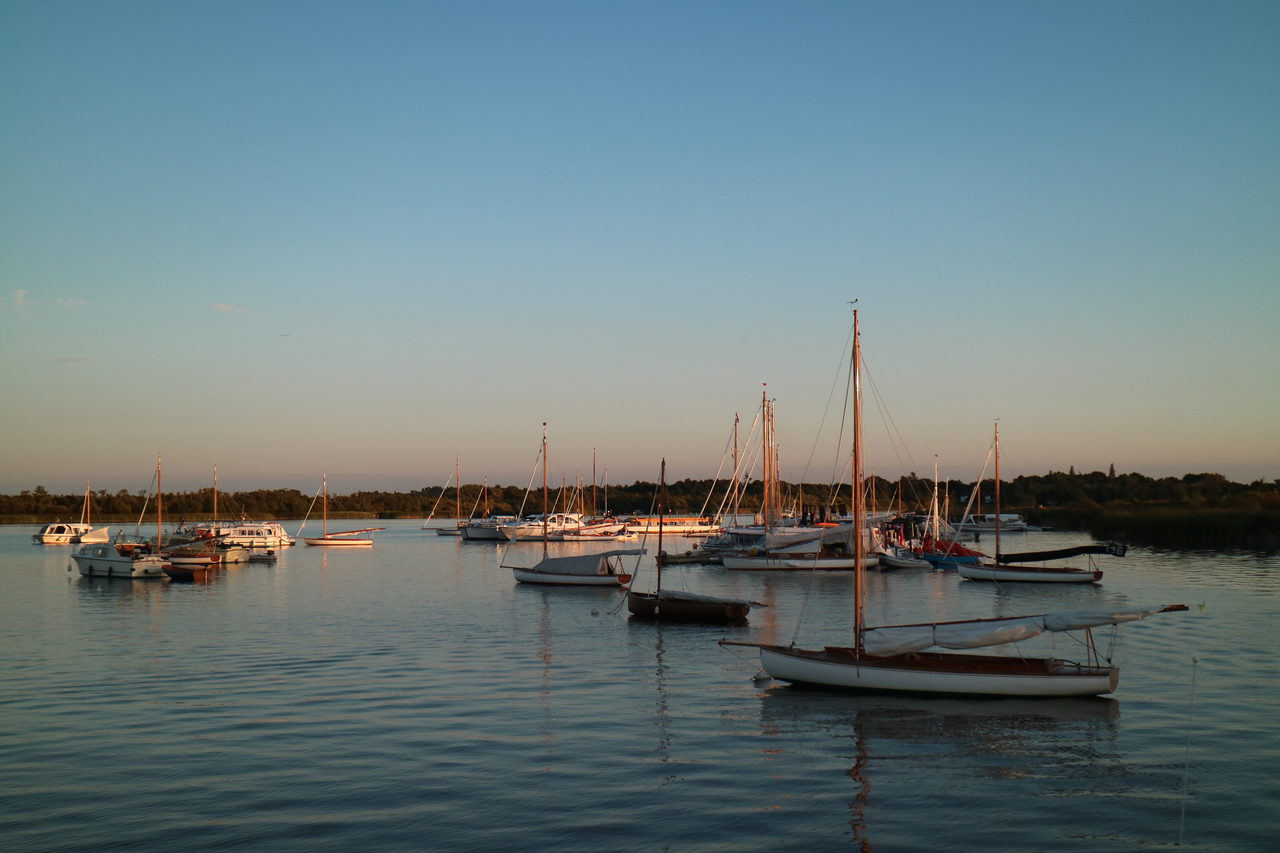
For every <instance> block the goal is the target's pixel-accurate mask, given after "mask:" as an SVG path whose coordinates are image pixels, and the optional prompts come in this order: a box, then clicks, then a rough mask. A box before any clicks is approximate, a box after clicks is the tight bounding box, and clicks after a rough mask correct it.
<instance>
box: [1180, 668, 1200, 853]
mask: <svg viewBox="0 0 1280 853" xmlns="http://www.w3.org/2000/svg"><path fill="white" fill-rule="evenodd" d="M1199 665H1200V658H1194V657H1193V658H1192V659H1191V701H1190V702H1188V703H1187V746H1186V750H1185V752H1184V753H1183V758H1182V810H1181V813H1180V814H1179V815H1178V846H1179V847H1181V846H1182V831H1183V829H1184V828H1185V827H1186V823H1187V778H1188V775H1189V773H1190V769H1191V712H1192V710H1193V709H1194V708H1195V704H1196V670H1197V668H1198V667H1199Z"/></svg>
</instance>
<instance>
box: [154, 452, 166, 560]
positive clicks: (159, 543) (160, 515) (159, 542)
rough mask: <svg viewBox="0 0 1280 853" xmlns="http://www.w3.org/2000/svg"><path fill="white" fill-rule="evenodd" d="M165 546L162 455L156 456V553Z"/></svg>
mask: <svg viewBox="0 0 1280 853" xmlns="http://www.w3.org/2000/svg"><path fill="white" fill-rule="evenodd" d="M163 547H164V475H163V473H162V472H161V468H160V457H159V456H157V457H156V553H157V554H158V553H160V549H161V548H163Z"/></svg>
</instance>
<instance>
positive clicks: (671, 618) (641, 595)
mask: <svg viewBox="0 0 1280 853" xmlns="http://www.w3.org/2000/svg"><path fill="white" fill-rule="evenodd" d="M658 483H659V485H658V559H657V560H656V561H655V565H656V566H657V573H658V574H657V580H656V582H655V585H654V591H653V592H637V591H636V590H635V588H634V585H633V586H632V587H631V588H629V589H628V590H627V610H629V611H630V612H631V615H632V616H634V617H636V618H637V619H656V620H659V621H663V622H745V621H747V614H748V613H749V612H750V611H751V602H749V601H742V600H741V599H736V598H721V597H719V596H716V595H700V594H698V593H693V592H684V591H682V590H672V589H663V588H662V562H663V561H662V527H663V525H662V519H663V518H665V517H666V509H667V460H666V459H663V460H662V473H661V476H660V477H659V480H658Z"/></svg>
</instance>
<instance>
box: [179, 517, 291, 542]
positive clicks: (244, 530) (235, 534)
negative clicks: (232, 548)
mask: <svg viewBox="0 0 1280 853" xmlns="http://www.w3.org/2000/svg"><path fill="white" fill-rule="evenodd" d="M192 532H193V535H194V537H195V538H199V539H217V540H218V541H219V542H225V543H226V544H228V545H239V546H240V547H242V548H288V547H289V546H290V545H293V544H294V541H295V540H294V538H293V537H292V536H290V535H289V534H288V533H287V532H286V531H285V529H284V526H283V525H282V524H280V523H278V522H275V521H238V522H230V521H205V522H201V523H200V524H197V525H196V526H195V528H194V530H193V531H192Z"/></svg>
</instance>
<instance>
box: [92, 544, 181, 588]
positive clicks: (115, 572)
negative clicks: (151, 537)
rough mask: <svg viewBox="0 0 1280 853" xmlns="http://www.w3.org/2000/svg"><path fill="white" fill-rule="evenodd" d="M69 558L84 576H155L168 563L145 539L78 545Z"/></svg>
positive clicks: (149, 577) (161, 576) (159, 575)
mask: <svg viewBox="0 0 1280 853" xmlns="http://www.w3.org/2000/svg"><path fill="white" fill-rule="evenodd" d="M71 559H72V560H74V561H75V564H76V568H78V569H79V570H80V574H81V575H83V576H85V577H104V578H139V579H159V578H163V577H164V568H165V566H167V565H169V561H168V560H166V559H165V558H164V557H162V556H160V555H159V554H153V553H151V547H150V545H149V544H148V543H145V542H124V541H120V542H116V543H115V544H103V543H94V544H89V545H81V546H80V548H79V550H77V551H76V552H75V553H74V554H72V555H71Z"/></svg>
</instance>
